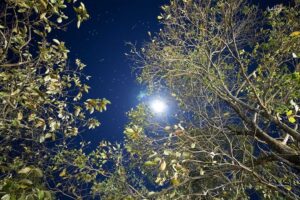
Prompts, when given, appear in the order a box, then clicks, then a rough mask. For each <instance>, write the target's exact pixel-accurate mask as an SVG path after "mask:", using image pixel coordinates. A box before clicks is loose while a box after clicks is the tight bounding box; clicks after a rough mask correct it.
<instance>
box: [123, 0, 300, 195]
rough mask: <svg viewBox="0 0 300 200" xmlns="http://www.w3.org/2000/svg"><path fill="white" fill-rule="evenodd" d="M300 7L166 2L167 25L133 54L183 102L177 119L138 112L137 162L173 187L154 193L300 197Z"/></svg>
mask: <svg viewBox="0 0 300 200" xmlns="http://www.w3.org/2000/svg"><path fill="white" fill-rule="evenodd" d="M299 6H300V2H299V1H294V2H291V3H290V5H289V6H284V5H277V6H275V7H273V8H268V9H267V10H262V9H261V8H259V7H257V6H254V5H250V4H249V3H248V2H247V1H244V0H239V1H225V0H218V1H215V0H201V1H200V0H172V1H170V4H168V5H165V6H163V7H162V10H163V12H162V14H161V15H160V16H158V20H159V21H160V22H161V24H162V29H161V30H160V31H159V32H158V33H156V34H151V33H149V35H150V41H149V42H147V43H146V44H145V45H144V46H143V47H142V48H141V49H138V48H137V47H135V46H133V48H132V52H131V53H132V54H131V55H130V56H131V58H132V59H133V62H134V64H135V66H136V68H137V71H138V72H139V76H138V80H139V81H140V82H141V83H143V84H146V85H147V86H148V88H149V92H150V93H155V92H157V91H158V90H159V89H160V90H161V91H164V90H167V91H169V92H170V93H171V94H172V96H173V97H174V98H175V99H176V101H177V102H178V104H179V106H180V109H179V111H178V113H177V114H176V116H175V117H174V118H175V119H176V120H177V121H176V123H174V122H173V123H167V122H162V121H161V120H159V121H158V120H155V117H151V115H149V112H150V111H149V110H148V108H147V106H143V105H141V106H139V107H137V109H135V110H133V111H131V112H130V113H129V117H130V118H131V122H130V124H128V126H127V128H126V130H125V135H126V138H127V144H126V148H127V150H128V152H130V154H131V158H132V159H133V160H134V161H132V162H136V163H137V164H136V166H138V168H139V170H140V171H141V172H142V173H144V174H146V177H148V178H149V180H150V182H153V183H155V184H157V185H161V186H163V187H164V189H161V190H156V191H154V192H150V191H151V190H149V191H148V194H147V193H144V195H145V196H147V195H149V196H151V197H150V198H153V199H241V198H242V199H244V198H245V199H246V198H249V197H250V194H251V193H253V192H254V193H256V194H260V196H261V197H263V198H264V199H299V198H300V188H299V178H300V177H299V169H300V148H299V141H300V131H299V130H300V129H299V125H298V124H299V97H300V93H299V89H300V74H299V66H300V65H299V57H300V32H299V30H300V23H299V17H300V16H299V15H300V12H299ZM149 116H150V117H149ZM173 121H174V120H173ZM148 189H149V187H148ZM152 190H153V188H152Z"/></svg>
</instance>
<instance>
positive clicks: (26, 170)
mask: <svg viewBox="0 0 300 200" xmlns="http://www.w3.org/2000/svg"><path fill="white" fill-rule="evenodd" d="M31 170H32V169H31V167H25V168H23V169H21V170H20V171H18V174H27V173H29V172H30V171H31Z"/></svg>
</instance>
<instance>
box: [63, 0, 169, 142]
mask: <svg viewBox="0 0 300 200" xmlns="http://www.w3.org/2000/svg"><path fill="white" fill-rule="evenodd" d="M83 2H84V3H85V5H86V7H87V10H88V11H89V14H90V16H91V18H90V20H89V21H87V22H85V23H83V24H82V26H81V28H80V29H77V28H76V23H73V24H72V25H70V28H68V30H67V31H66V32H65V33H63V34H62V35H60V36H58V37H62V38H63V39H64V40H65V41H66V44H67V47H68V48H69V49H70V50H71V53H70V58H71V61H72V60H74V59H75V58H77V57H78V58H80V59H81V60H82V61H83V62H84V63H86V64H87V68H86V70H85V73H86V74H87V75H91V76H92V78H91V80H90V81H89V85H90V86H91V90H90V93H89V95H88V96H89V97H90V98H98V97H99V98H103V97H105V98H107V99H109V100H110V101H111V102H112V104H111V105H110V106H109V107H108V110H107V111H106V112H104V113H101V114H97V115H96V117H97V118H98V119H99V120H100V121H101V123H102V125H101V127H99V128H97V129H96V130H93V131H90V132H91V133H88V134H87V135H86V138H87V139H89V140H91V141H92V142H93V143H94V145H97V144H98V142H99V141H100V140H101V139H103V138H105V139H109V140H119V141H120V140H121V139H122V137H123V136H122V133H123V128H124V125H125V124H126V122H127V119H126V115H125V113H126V112H127V111H129V110H130V108H132V107H134V106H135V105H137V103H138V100H137V96H138V94H139V92H140V91H141V90H142V88H141V86H139V85H138V84H137V83H136V81H135V76H134V74H133V72H132V68H131V65H130V62H129V60H128V58H126V56H125V55H124V54H125V53H126V52H127V53H128V52H129V50H130V49H129V47H127V46H126V45H125V43H126V42H133V43H135V42H137V43H138V44H140V45H141V44H142V43H143V42H144V41H146V40H147V39H148V34H147V32H148V31H149V30H150V31H152V32H154V31H157V30H158V29H159V24H158V23H157V16H158V15H159V13H160V6H161V5H163V4H166V3H167V2H168V1H167V0H85V1H83Z"/></svg>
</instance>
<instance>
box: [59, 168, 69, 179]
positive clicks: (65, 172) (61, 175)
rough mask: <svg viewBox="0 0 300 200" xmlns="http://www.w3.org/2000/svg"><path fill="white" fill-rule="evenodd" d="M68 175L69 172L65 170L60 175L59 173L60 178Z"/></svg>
mask: <svg viewBox="0 0 300 200" xmlns="http://www.w3.org/2000/svg"><path fill="white" fill-rule="evenodd" d="M66 175H67V170H66V169H63V170H62V171H61V172H60V173H59V176H60V177H64V176H66Z"/></svg>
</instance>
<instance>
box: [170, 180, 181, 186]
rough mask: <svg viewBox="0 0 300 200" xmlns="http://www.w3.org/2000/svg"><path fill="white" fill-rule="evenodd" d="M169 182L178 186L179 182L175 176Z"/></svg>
mask: <svg viewBox="0 0 300 200" xmlns="http://www.w3.org/2000/svg"><path fill="white" fill-rule="evenodd" d="M171 183H172V185H173V186H178V185H179V184H180V182H179V180H178V179H177V178H172V179H171Z"/></svg>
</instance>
